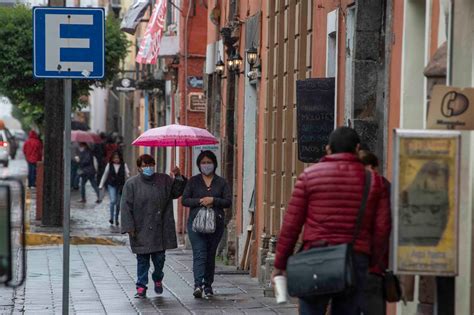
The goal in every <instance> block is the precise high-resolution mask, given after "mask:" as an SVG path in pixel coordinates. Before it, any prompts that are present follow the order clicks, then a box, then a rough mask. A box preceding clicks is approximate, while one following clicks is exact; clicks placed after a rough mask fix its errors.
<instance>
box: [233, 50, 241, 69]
mask: <svg viewBox="0 0 474 315" xmlns="http://www.w3.org/2000/svg"><path fill="white" fill-rule="evenodd" d="M232 60H233V61H234V62H233V68H234V71H235V72H236V73H237V74H238V73H239V72H240V68H242V63H243V59H242V57H241V56H240V54H239V51H238V50H236V51H235V53H234V56H233V57H232Z"/></svg>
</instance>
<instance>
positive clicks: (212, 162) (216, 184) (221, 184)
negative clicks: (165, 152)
mask: <svg viewBox="0 0 474 315" xmlns="http://www.w3.org/2000/svg"><path fill="white" fill-rule="evenodd" d="M196 163H197V166H198V168H199V171H200V172H201V174H199V175H196V176H193V177H192V178H191V179H190V180H189V183H188V185H187V186H186V189H185V190H184V193H183V199H182V203H183V205H184V206H185V207H190V208H191V210H190V214H189V220H188V228H187V230H188V235H189V239H190V241H191V246H192V248H193V273H194V293H193V295H194V297H195V298H201V297H202V294H203V290H204V295H205V296H206V297H210V296H212V295H213V294H214V292H213V290H212V283H213V282H214V272H215V265H216V264H215V263H216V251H217V246H218V245H219V242H220V240H221V238H222V235H223V233H224V228H225V223H224V218H225V214H224V209H225V208H229V207H230V206H231V204H232V193H231V191H230V188H229V185H228V184H227V182H226V180H225V179H224V178H222V177H220V176H218V175H216V168H217V158H216V156H215V154H214V153H213V152H212V151H203V152H201V153H200V154H199V156H198V158H197V161H196ZM206 208H208V209H206ZM210 209H212V211H213V214H214V216H213V218H214V220H215V221H214V222H213V224H214V226H215V229H214V231H213V232H211V233H202V232H199V231H195V227H193V223H194V221H195V220H197V216H198V213H199V212H200V211H206V210H207V211H210Z"/></svg>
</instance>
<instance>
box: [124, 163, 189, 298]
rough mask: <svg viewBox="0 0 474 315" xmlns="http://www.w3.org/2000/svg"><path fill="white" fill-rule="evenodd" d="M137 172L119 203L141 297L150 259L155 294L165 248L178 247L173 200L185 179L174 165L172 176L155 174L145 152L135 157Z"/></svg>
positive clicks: (177, 195)
mask: <svg viewBox="0 0 474 315" xmlns="http://www.w3.org/2000/svg"><path fill="white" fill-rule="evenodd" d="M137 167H138V170H139V174H138V175H136V176H133V177H131V178H129V179H128V180H127V181H126V183H125V186H124V188H123V195H122V199H121V202H120V209H121V224H122V225H121V227H122V228H121V232H122V233H128V235H129V237H130V246H131V248H132V252H133V253H134V254H136V255H137V282H136V289H137V293H136V294H135V297H136V298H145V297H146V291H147V284H148V271H149V269H150V259H151V260H152V261H153V265H154V267H155V269H154V271H153V274H152V279H153V282H154V289H155V292H156V293H157V294H161V293H163V284H162V281H163V276H164V274H163V266H164V264H165V251H166V250H167V249H173V248H176V247H177V246H178V243H177V239H176V229H175V220H174V214H173V199H176V198H179V197H180V196H181V195H182V193H183V191H184V187H185V186H186V178H184V177H183V176H182V175H181V171H180V169H179V168H178V167H176V168H175V169H174V170H173V172H172V175H173V176H174V179H173V178H172V177H171V176H169V175H166V174H159V173H155V160H154V159H153V157H151V156H150V155H148V154H144V155H142V156H140V157H139V158H138V159H137Z"/></svg>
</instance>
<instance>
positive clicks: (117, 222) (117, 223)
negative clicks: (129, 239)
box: [111, 220, 119, 226]
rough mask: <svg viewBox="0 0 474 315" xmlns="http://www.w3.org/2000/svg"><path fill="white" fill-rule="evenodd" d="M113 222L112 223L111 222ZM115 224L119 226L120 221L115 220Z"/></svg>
mask: <svg viewBox="0 0 474 315" xmlns="http://www.w3.org/2000/svg"><path fill="white" fill-rule="evenodd" d="M111 224H112V223H111ZM115 225H116V226H119V221H118V220H115Z"/></svg>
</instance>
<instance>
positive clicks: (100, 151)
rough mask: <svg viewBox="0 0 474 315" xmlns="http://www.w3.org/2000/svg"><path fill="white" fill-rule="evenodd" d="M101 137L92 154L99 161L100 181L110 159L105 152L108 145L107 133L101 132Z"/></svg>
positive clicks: (98, 172)
mask: <svg viewBox="0 0 474 315" xmlns="http://www.w3.org/2000/svg"><path fill="white" fill-rule="evenodd" d="M99 137H100V142H99V143H96V144H94V149H93V150H92V154H93V155H94V157H95V158H96V160H97V163H98V169H97V182H98V183H100V181H101V179H102V176H103V175H104V171H105V167H106V165H107V164H108V163H109V161H110V157H109V159H107V157H106V154H105V147H106V140H107V136H106V135H105V133H104V132H101V133H100V134H99Z"/></svg>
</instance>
